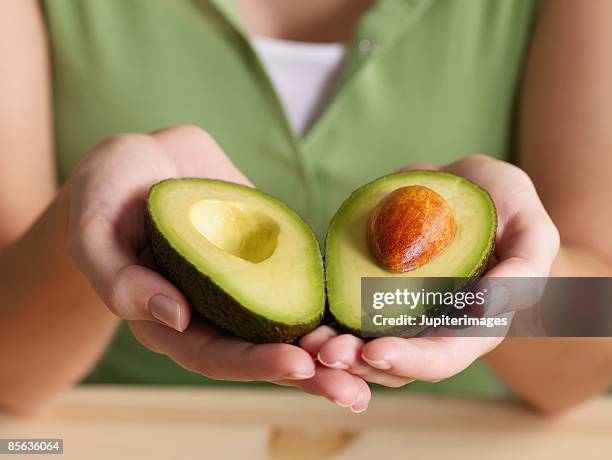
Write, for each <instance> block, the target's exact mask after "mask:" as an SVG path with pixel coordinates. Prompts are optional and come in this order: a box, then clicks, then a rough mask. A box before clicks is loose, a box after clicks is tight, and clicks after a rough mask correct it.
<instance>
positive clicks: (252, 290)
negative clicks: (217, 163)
mask: <svg viewBox="0 0 612 460" xmlns="http://www.w3.org/2000/svg"><path fill="white" fill-rule="evenodd" d="M149 212H150V214H151V218H152V220H153V221H154V223H155V226H156V227H157V229H158V230H159V232H160V233H161V234H162V235H163V236H164V238H165V239H166V241H167V242H168V243H169V244H170V245H171V246H172V248H173V249H174V250H175V251H176V252H177V253H179V254H180V255H181V257H182V258H184V259H185V260H186V261H188V262H189V263H190V264H192V265H193V266H194V267H195V268H197V270H198V271H199V272H201V273H202V274H203V275H205V276H206V277H208V278H210V280H211V281H212V282H213V283H214V284H215V285H217V286H219V287H220V288H221V289H222V290H223V291H224V292H226V293H227V294H228V295H229V296H231V297H232V298H233V299H234V300H235V301H237V302H238V303H239V304H240V305H242V306H243V307H244V308H245V309H248V310H250V311H252V312H254V313H256V314H257V315H260V316H262V317H265V318H267V319H269V320H271V321H276V322H279V323H283V324H294V323H295V324H299V323H304V322H307V321H310V320H311V319H312V318H317V317H319V316H320V315H321V314H322V310H323V305H324V298H325V297H324V296H325V294H324V280H323V271H322V261H321V256H320V252H319V249H318V244H317V242H316V239H315V238H314V235H313V234H312V231H311V230H310V229H309V228H308V227H307V226H306V225H305V224H304V222H303V221H302V220H301V219H300V218H299V217H298V216H297V215H296V214H295V213H294V212H293V211H291V210H290V209H289V208H288V207H287V206H285V205H284V204H283V203H281V202H280V201H278V200H275V199H273V198H271V197H269V196H267V195H265V194H263V193H260V192H258V191H256V190H254V189H250V188H248V187H244V186H240V185H236V184H230V183H227V182H223V181H212V180H200V179H193V180H185V179H183V180H174V181H173V180H170V181H165V182H162V183H160V184H158V185H156V187H155V188H154V189H153V190H152V191H151V194H150V196H149Z"/></svg>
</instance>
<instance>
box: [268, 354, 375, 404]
mask: <svg viewBox="0 0 612 460" xmlns="http://www.w3.org/2000/svg"><path fill="white" fill-rule="evenodd" d="M276 383H279V384H281V385H289V386H294V387H296V388H300V389H301V390H303V391H305V392H306V393H310V394H314V395H320V396H323V397H324V398H326V399H328V400H330V401H332V402H333V403H335V404H337V405H338V406H340V407H348V408H350V409H351V410H352V411H353V412H363V411H364V410H366V408H367V407H368V404H369V402H370V399H371V397H372V393H371V390H370V387H369V386H368V384H367V383H366V382H364V381H363V379H361V378H360V377H356V376H354V375H351V374H349V373H348V372H345V371H341V370H338V369H329V368H327V367H324V366H321V365H319V366H317V369H316V374H315V376H314V377H313V378H311V379H308V380H302V381H295V382H287V381H280V382H276Z"/></svg>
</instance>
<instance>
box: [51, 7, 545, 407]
mask: <svg viewBox="0 0 612 460" xmlns="http://www.w3.org/2000/svg"><path fill="white" fill-rule="evenodd" d="M44 6H45V14H46V20H47V25H48V29H49V35H50V40H51V45H52V62H53V77H54V110H55V139H56V152H57V159H58V164H59V175H60V178H61V179H62V180H63V179H65V178H66V177H67V176H68V175H69V174H70V171H71V169H72V168H73V167H74V165H75V164H76V162H77V161H78V160H79V158H81V157H82V156H83V155H85V154H86V152H87V151H88V150H89V149H90V148H91V147H92V146H93V145H94V144H96V143H97V142H98V141H100V140H101V139H103V138H105V137H107V136H110V135H112V134H114V133H118V132H140V131H151V130H154V129H157V128H160V127H165V126H169V125H176V124H183V123H189V124H195V125H198V126H201V127H202V128H204V129H206V130H207V131H209V132H210V133H211V134H212V135H213V136H214V138H215V139H216V140H217V141H218V142H219V144H220V145H221V146H222V147H223V149H224V150H225V152H226V153H227V154H228V155H229V156H230V157H231V158H232V160H233V161H234V163H235V164H236V165H237V166H238V167H239V168H240V169H241V170H242V172H243V173H244V174H245V175H246V176H247V177H248V178H249V179H251V181H252V182H253V183H254V184H255V185H256V186H257V187H258V188H259V189H261V190H263V191H265V192H267V193H269V194H271V195H273V196H275V197H278V198H280V199H281V200H283V201H285V202H287V203H288V204H289V205H290V206H291V207H292V208H293V209H295V210H296V211H297V212H298V213H300V214H301V215H302V216H303V217H304V219H305V220H306V221H307V222H309V223H310V225H312V227H313V228H314V229H315V232H316V233H317V235H318V236H319V238H320V239H322V238H323V235H324V232H325V229H326V225H327V223H328V222H329V220H330V218H331V217H332V215H333V213H334V212H335V210H336V209H337V208H338V207H339V205H340V203H341V202H342V201H343V200H344V199H345V198H346V197H347V196H348V195H349V193H350V192H351V191H352V190H353V189H355V188H357V187H358V186H360V185H362V184H364V183H366V182H368V181H370V180H372V179H373V178H375V177H378V176H381V175H383V174H387V173H389V172H391V171H394V170H396V169H398V168H400V167H402V166H405V165H408V164H410V163H414V162H449V161H453V160H455V159H457V158H460V157H462V156H464V155H468V154H471V153H475V152H482V153H487V154H489V155H492V156H495V157H498V158H504V159H511V154H512V144H513V131H512V125H513V107H514V103H515V98H516V93H517V83H518V80H519V78H520V75H521V70H522V64H523V61H524V55H525V49H526V46H527V44H528V42H529V37H530V33H531V26H532V22H533V17H534V14H535V10H536V2H535V1H534V0H512V1H507V0H378V1H377V2H376V3H375V4H374V6H373V7H372V8H371V9H370V10H369V11H368V12H367V13H366V14H365V15H364V16H363V17H362V18H361V20H360V21H359V23H358V25H357V27H356V30H355V32H354V37H353V40H352V42H351V44H350V52H349V55H348V61H347V64H346V67H345V69H346V70H345V72H344V74H343V78H342V81H341V85H340V87H339V89H338V91H337V93H336V96H335V97H334V99H333V101H332V102H331V103H330V105H329V106H328V107H327V109H326V110H325V112H324V113H323V114H322V115H321V117H320V118H319V119H318V120H317V121H316V123H315V124H314V126H313V127H312V128H311V129H310V130H309V132H308V133H307V135H306V136H305V137H303V138H298V137H296V136H295V135H294V134H293V132H292V130H291V128H290V126H289V124H288V122H287V117H286V115H285V113H284V112H283V109H282V106H281V104H280V102H279V99H278V97H277V95H276V94H275V92H274V88H273V86H272V85H271V83H270V80H269V78H268V76H267V75H266V73H265V70H264V68H263V67H262V64H261V62H260V61H259V59H258V57H257V56H256V54H255V53H254V51H253V49H252V47H251V45H250V43H249V40H248V37H247V36H246V34H245V31H244V29H243V27H242V25H241V23H240V19H239V17H238V14H237V10H236V8H235V5H234V3H233V2H232V1H223V0H217V1H205V0H72V1H69V0H46V1H44ZM88 381H90V382H109V383H110V382H112V383H155V384H165V383H168V384H170V383H178V384H202V383H206V382H209V381H208V380H207V379H205V378H203V377H201V376H199V375H197V374H193V373H190V372H188V371H186V370H183V369H181V368H180V367H179V366H178V365H176V364H174V363H173V362H172V361H170V360H169V359H168V358H166V357H164V356H161V355H157V354H154V353H151V352H149V351H148V350H146V349H144V348H143V347H142V346H141V345H140V344H139V343H138V342H137V341H136V340H135V339H134V338H133V337H132V336H131V334H130V332H129V330H128V328H127V327H125V325H123V326H122V327H121V328H120V329H119V331H118V333H117V335H116V337H115V340H114V341H113V342H112V344H111V345H110V347H109V349H108V351H107V352H106V354H105V355H104V356H103V357H102V359H101V360H100V362H99V364H98V366H97V368H96V369H95V371H94V372H93V373H92V374H91V375H90V377H89V378H88ZM409 388H412V389H418V390H425V391H431V392H442V393H454V394H475V395H497V394H501V392H503V389H502V387H501V385H500V384H499V383H498V382H497V381H496V380H495V378H494V377H493V375H492V373H491V372H490V371H489V370H488V369H487V368H486V366H485V365H484V364H483V363H480V362H479V363H476V364H475V365H473V366H472V367H470V368H469V369H468V370H466V371H465V372H463V373H461V374H459V375H458V376H456V377H454V378H452V379H449V380H448V381H445V382H441V383H438V384H435V385H429V384H422V383H416V384H412V385H410V386H409Z"/></svg>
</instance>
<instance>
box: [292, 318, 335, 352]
mask: <svg viewBox="0 0 612 460" xmlns="http://www.w3.org/2000/svg"><path fill="white" fill-rule="evenodd" d="M336 335H338V332H336V330H335V329H334V328H332V327H329V326H319V327H317V328H316V329H315V330H314V331H312V332H309V333H308V334H306V335H305V336H303V337H302V338H301V339H300V347H302V348H303V349H304V350H306V351H307V352H308V353H310V356H312V357H313V358H315V357H316V356H317V354H318V353H319V349H320V348H321V346H322V345H323V344H324V343H325V342H327V341H328V340H329V339H331V338H332V337H335V336H336Z"/></svg>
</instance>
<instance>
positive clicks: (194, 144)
mask: <svg viewBox="0 0 612 460" xmlns="http://www.w3.org/2000/svg"><path fill="white" fill-rule="evenodd" d="M151 136H153V138H155V139H156V140H157V141H158V142H159V143H160V144H161V145H162V147H163V148H164V150H165V151H166V153H167V154H168V155H169V156H170V157H172V159H173V162H174V164H175V165H176V167H177V171H178V174H179V175H180V177H202V178H207V179H222V180H225V181H228V182H235V183H238V184H243V185H247V186H252V184H251V182H250V181H249V180H248V179H247V178H246V177H245V176H244V175H243V174H242V173H241V172H240V170H239V169H238V168H237V167H236V166H235V165H234V164H233V163H232V161H231V160H230V159H229V157H228V156H227V155H226V154H225V153H224V152H223V150H222V149H221V147H220V146H219V144H217V142H216V141H215V140H214V139H213V138H212V136H211V135H210V134H208V133H207V132H206V131H204V130H203V129H201V128H199V127H197V126H192V125H181V126H174V127H171V128H165V129H161V130H158V131H154V132H152V133H151Z"/></svg>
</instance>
